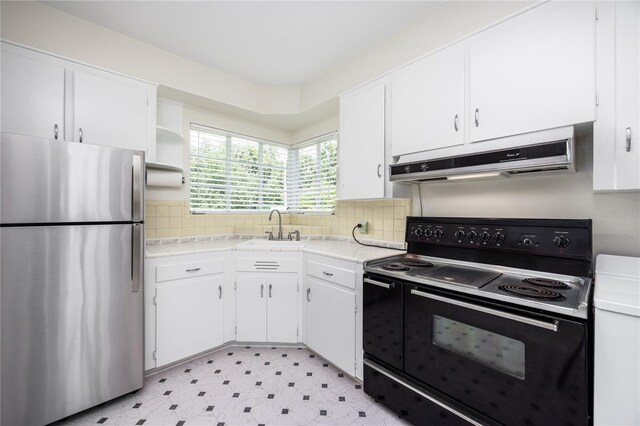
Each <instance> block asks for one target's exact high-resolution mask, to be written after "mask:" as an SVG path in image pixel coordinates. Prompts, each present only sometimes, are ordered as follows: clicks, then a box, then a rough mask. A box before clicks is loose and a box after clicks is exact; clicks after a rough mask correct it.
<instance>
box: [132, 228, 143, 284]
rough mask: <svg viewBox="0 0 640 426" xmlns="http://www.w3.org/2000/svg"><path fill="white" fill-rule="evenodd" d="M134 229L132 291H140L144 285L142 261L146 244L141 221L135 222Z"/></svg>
mask: <svg viewBox="0 0 640 426" xmlns="http://www.w3.org/2000/svg"><path fill="white" fill-rule="evenodd" d="M132 226H133V231H132V232H131V239H132V244H131V292H132V293H136V292H138V291H140V286H141V285H142V261H143V259H144V252H143V250H144V246H143V241H144V240H143V235H142V230H143V228H142V227H143V225H142V224H141V223H134V224H133V225H132Z"/></svg>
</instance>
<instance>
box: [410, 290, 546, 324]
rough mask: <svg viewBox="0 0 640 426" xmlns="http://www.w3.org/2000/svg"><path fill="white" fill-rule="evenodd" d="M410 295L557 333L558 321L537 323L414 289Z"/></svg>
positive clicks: (519, 316)
mask: <svg viewBox="0 0 640 426" xmlns="http://www.w3.org/2000/svg"><path fill="white" fill-rule="evenodd" d="M411 294H414V295H416V296H420V297H426V298H427V299H433V300H437V301H439V302H444V303H449V304H452V305H456V306H460V307H462V308H467V309H473V310H474V311H478V312H483V313H485V314H489V315H495V316H497V317H501V318H506V319H510V320H513V321H518V322H521V323H524V324H529V325H533V326H536V327H540V328H545V329H547V330H551V331H558V321H553V322H546V321H539V320H536V319H533V318H528V317H523V316H521V315H515V314H510V313H508V312H502V311H498V310H496V309H491V308H487V307H484V306H478V305H474V304H472V303H467V302H462V301H460V300H455V299H450V298H448V297H442V296H438V295H435V294H431V293H425V292H424V291H419V290H415V289H412V290H411Z"/></svg>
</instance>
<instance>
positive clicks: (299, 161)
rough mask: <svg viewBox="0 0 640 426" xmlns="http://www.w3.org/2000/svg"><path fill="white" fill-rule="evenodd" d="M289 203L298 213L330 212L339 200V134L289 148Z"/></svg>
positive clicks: (332, 134) (291, 208)
mask: <svg viewBox="0 0 640 426" xmlns="http://www.w3.org/2000/svg"><path fill="white" fill-rule="evenodd" d="M289 158H290V159H289V163H288V166H289V168H288V170H287V172H288V179H287V183H288V185H287V202H288V207H289V209H290V210H291V211H294V212H312V211H316V212H329V211H333V209H334V207H335V202H336V173H337V165H338V141H337V138H336V134H335V133H331V134H329V135H325V136H322V137H320V138H316V139H314V140H312V141H309V142H307V143H305V144H304V145H303V146H300V147H297V148H293V149H291V150H290V151H289Z"/></svg>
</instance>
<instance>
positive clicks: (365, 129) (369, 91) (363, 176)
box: [338, 82, 386, 199]
mask: <svg viewBox="0 0 640 426" xmlns="http://www.w3.org/2000/svg"><path fill="white" fill-rule="evenodd" d="M385 98H386V94H385V84H384V82H376V83H373V84H369V85H367V86H365V87H363V88H361V89H358V90H356V91H353V92H350V93H348V94H346V95H344V96H342V97H340V144H339V151H338V164H339V177H338V179H339V180H338V198H343V199H356V198H382V197H384V194H385V150H384V144H385Z"/></svg>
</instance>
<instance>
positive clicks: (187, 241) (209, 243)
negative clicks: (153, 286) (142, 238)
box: [145, 235, 402, 263]
mask: <svg viewBox="0 0 640 426" xmlns="http://www.w3.org/2000/svg"><path fill="white" fill-rule="evenodd" d="M246 241H247V238H238V237H237V236H233V235H230V236H215V237H211V238H173V239H171V238H169V239H164V240H151V241H148V242H147V244H146V246H145V257H147V258H155V257H166V256H180V255H185V254H194V253H206V252H216V251H225V250H237V246H238V245H240V244H242V243H244V242H246ZM363 242H366V243H368V244H370V243H375V244H380V245H388V246H390V247H401V246H402V243H397V242H389V241H371V240H364V241H363ZM243 249H245V250H246V248H243ZM255 250H258V249H255ZM260 250H261V251H283V250H280V249H277V250H269V249H264V248H260ZM284 251H302V252H305V253H313V254H319V255H323V256H330V257H334V258H337V259H343V260H348V261H351V262H359V263H362V262H364V261H367V260H371V259H377V258H381V257H387V256H391V255H394V254H399V253H402V252H401V251H399V250H392V249H390V248H378V247H369V246H363V245H360V244H358V243H356V242H355V241H353V239H348V238H344V237H327V238H324V239H308V240H307V241H306V242H305V243H304V244H303V245H301V246H300V247H297V248H295V249H288V250H284Z"/></svg>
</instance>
